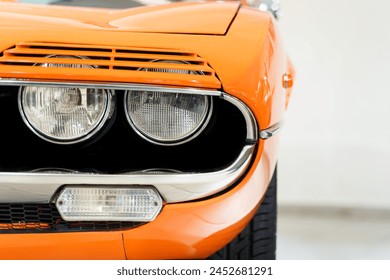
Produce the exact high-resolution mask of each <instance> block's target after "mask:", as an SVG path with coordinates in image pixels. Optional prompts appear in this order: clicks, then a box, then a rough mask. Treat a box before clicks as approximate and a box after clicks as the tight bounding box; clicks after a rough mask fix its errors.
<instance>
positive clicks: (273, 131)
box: [260, 122, 282, 140]
mask: <svg viewBox="0 0 390 280" xmlns="http://www.w3.org/2000/svg"><path fill="white" fill-rule="evenodd" d="M281 128H282V122H278V123H275V124H274V125H271V126H270V127H268V128H266V129H263V130H261V131H260V139H262V140H266V139H269V138H271V137H272V136H275V135H277V134H278V133H279V131H280V129H281Z"/></svg>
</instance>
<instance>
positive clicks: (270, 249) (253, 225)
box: [209, 168, 277, 260]
mask: <svg viewBox="0 0 390 280" xmlns="http://www.w3.org/2000/svg"><path fill="white" fill-rule="evenodd" d="M276 177H277V168H275V171H274V174H273V176H272V179H271V182H270V184H269V187H268V190H267V193H266V195H265V198H264V200H263V202H262V203H261V205H260V207H259V208H258V209H257V212H256V214H255V216H254V217H253V219H252V220H251V221H250V223H249V224H248V225H247V226H246V227H245V228H244V230H243V231H242V232H241V233H240V234H239V235H238V236H237V237H236V238H235V239H233V240H232V241H231V242H230V243H229V244H227V245H226V246H225V247H224V248H222V249H221V250H219V251H218V252H216V253H215V254H213V255H211V256H210V257H209V259H212V260H274V259H275V251H276V212H277V210H276V206H277V203H276V186H277V179H276Z"/></svg>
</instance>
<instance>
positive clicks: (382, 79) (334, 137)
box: [279, 0, 390, 209]
mask: <svg viewBox="0 0 390 280" xmlns="http://www.w3.org/2000/svg"><path fill="white" fill-rule="evenodd" d="M282 8H283V13H284V16H283V17H282V19H281V20H280V29H281V31H282V34H283V35H284V43H285V46H286V48H287V50H288V52H289V53H290V56H291V58H292V60H293V62H294V64H295V67H296V71H297V79H296V83H295V88H294V91H293V95H292V99H291V103H290V107H289V110H288V113H287V115H286V122H285V127H284V130H283V132H282V133H281V145H280V148H281V150H280V160H279V175H280V176H279V183H280V184H279V199H280V203H281V204H289V205H291V204H292V205H295V204H296V205H320V206H345V207H361V208H386V209H390V1H388V0H371V1H363V0H354V1H352V0H283V1H282Z"/></svg>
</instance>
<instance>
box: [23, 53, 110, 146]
mask: <svg viewBox="0 0 390 280" xmlns="http://www.w3.org/2000/svg"><path fill="white" fill-rule="evenodd" d="M46 58H47V59H48V60H53V61H54V60H56V61H61V60H62V62H59V63H51V62H50V63H42V64H36V65H34V66H37V67H44V68H52V67H53V68H97V66H94V65H89V64H68V63H66V62H68V61H70V60H73V61H75V60H80V61H81V60H88V58H87V57H80V56H66V55H49V56H47V57H46ZM111 101H112V93H111V92H110V91H106V90H103V89H95V88H77V87H52V86H50V87H49V86H48V87H46V86H27V87H22V88H21V89H20V92H19V110H20V113H21V115H22V117H23V120H24V122H25V123H26V124H27V125H28V126H29V127H30V128H31V130H32V131H33V132H34V133H35V134H37V135H38V136H40V137H41V138H43V139H45V140H47V141H49V142H53V143H59V144H73V143H77V142H80V141H83V140H86V139H87V138H90V137H91V136H92V135H93V134H95V133H96V132H97V131H98V130H99V129H100V128H101V127H102V126H103V125H104V123H105V121H106V120H107V119H108V118H109V117H110V111H111V108H112V107H111Z"/></svg>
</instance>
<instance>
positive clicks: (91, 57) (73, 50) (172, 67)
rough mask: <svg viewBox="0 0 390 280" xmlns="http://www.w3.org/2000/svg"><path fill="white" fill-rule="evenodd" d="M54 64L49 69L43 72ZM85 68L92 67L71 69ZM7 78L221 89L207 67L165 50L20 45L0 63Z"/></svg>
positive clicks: (189, 56)
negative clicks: (77, 66) (83, 66)
mask: <svg viewBox="0 0 390 280" xmlns="http://www.w3.org/2000/svg"><path fill="white" fill-rule="evenodd" d="M45 64H46V65H47V64H50V67H39V66H42V65H45ZM75 64H78V65H80V64H82V65H86V66H87V65H88V66H92V67H86V68H81V69H77V68H72V67H71V66H72V65H75ZM0 75H1V77H3V78H24V79H25V78H27V79H55V80H78V81H80V80H91V81H109V82H136V83H152V84H171V85H185V86H196V87H208V88H219V87H220V82H219V80H218V79H217V77H216V75H215V72H214V70H213V69H212V68H211V67H210V66H209V65H208V63H207V61H205V60H204V59H203V58H201V57H199V56H198V55H197V54H195V53H191V52H183V51H177V50H166V49H147V48H145V49H142V48H114V47H103V46H86V45H68V44H50V43H20V44H18V45H16V46H15V47H13V48H10V49H8V50H5V51H4V52H3V54H2V56H1V57H0Z"/></svg>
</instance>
